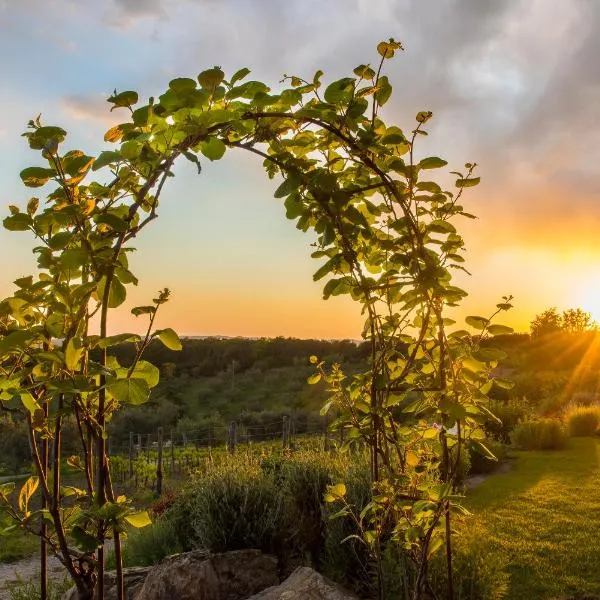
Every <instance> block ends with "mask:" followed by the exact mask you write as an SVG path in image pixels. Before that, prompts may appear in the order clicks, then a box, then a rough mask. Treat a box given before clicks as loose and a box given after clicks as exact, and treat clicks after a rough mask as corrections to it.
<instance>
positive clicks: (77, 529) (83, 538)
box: [70, 525, 98, 552]
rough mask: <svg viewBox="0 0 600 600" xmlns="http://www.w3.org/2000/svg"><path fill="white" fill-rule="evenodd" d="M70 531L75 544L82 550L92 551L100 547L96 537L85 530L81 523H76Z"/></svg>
mask: <svg viewBox="0 0 600 600" xmlns="http://www.w3.org/2000/svg"><path fill="white" fill-rule="evenodd" d="M70 533H71V537H72V538H73V539H74V540H75V544H76V545H77V547H78V548H79V549H80V550H81V551H83V552H92V551H93V550H95V549H96V548H97V547H98V540H97V539H96V537H94V536H93V535H92V534H91V533H88V532H87V531H85V529H83V527H81V526H80V525H75V526H74V527H73V528H72V529H71V532H70Z"/></svg>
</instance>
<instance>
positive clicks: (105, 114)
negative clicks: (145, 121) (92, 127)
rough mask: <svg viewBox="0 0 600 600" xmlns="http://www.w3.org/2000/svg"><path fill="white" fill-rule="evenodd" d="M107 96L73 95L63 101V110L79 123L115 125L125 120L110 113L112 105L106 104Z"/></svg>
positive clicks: (114, 113)
mask: <svg viewBox="0 0 600 600" xmlns="http://www.w3.org/2000/svg"><path fill="white" fill-rule="evenodd" d="M106 98H107V96H104V95H102V96H100V95H94V96H81V95H71V96H65V97H64V98H62V99H61V106H62V108H63V110H64V111H65V112H66V113H67V115H69V116H70V117H72V118H73V119H76V120H78V121H82V120H92V121H96V122H100V123H103V124H105V125H115V124H116V123H120V122H121V121H122V120H123V119H122V117H121V116H120V115H119V114H117V113H116V112H112V113H111V112H110V105H109V104H108V102H106Z"/></svg>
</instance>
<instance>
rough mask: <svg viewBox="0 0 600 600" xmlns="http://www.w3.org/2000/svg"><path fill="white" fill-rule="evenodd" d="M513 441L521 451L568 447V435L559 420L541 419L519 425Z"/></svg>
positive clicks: (513, 434)
mask: <svg viewBox="0 0 600 600" xmlns="http://www.w3.org/2000/svg"><path fill="white" fill-rule="evenodd" d="M511 440H512V443H513V444H514V445H515V446H516V447H517V448H520V449H521V450H562V449H563V448H565V447H566V445H567V441H568V434H567V432H566V431H565V428H564V426H563V424H562V423H561V422H560V421H558V420H557V419H539V420H537V421H526V422H524V423H521V424H520V425H518V426H517V427H516V428H515V429H514V430H513V432H512V434H511Z"/></svg>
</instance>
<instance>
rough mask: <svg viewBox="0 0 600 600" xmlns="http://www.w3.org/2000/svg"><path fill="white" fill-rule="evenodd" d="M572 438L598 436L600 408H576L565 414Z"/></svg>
mask: <svg viewBox="0 0 600 600" xmlns="http://www.w3.org/2000/svg"><path fill="white" fill-rule="evenodd" d="M565 420H566V422H567V425H568V427H569V434H570V435H571V436H572V437H586V436H592V435H596V433H597V432H598V428H599V427H600V406H597V405H596V406H574V407H572V408H571V409H569V410H568V411H567V412H566V414H565Z"/></svg>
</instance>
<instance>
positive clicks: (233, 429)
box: [228, 421, 237, 454]
mask: <svg viewBox="0 0 600 600" xmlns="http://www.w3.org/2000/svg"><path fill="white" fill-rule="evenodd" d="M236 443H237V423H236V422H235V421H231V423H229V442H228V446H229V448H228V449H229V454H233V453H234V452H235V446H236Z"/></svg>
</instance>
